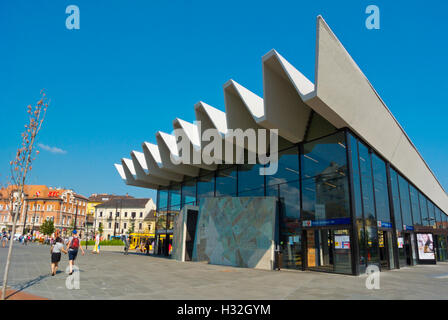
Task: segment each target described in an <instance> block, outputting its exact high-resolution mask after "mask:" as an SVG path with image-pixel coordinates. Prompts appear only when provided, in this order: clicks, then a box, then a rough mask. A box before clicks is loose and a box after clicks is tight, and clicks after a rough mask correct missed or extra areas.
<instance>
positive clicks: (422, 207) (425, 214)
mask: <svg viewBox="0 0 448 320" xmlns="http://www.w3.org/2000/svg"><path fill="white" fill-rule="evenodd" d="M418 199H419V202H420V211H421V213H422V223H423V225H424V226H428V225H429V224H428V223H429V220H428V205H427V203H426V198H425V196H424V195H422V194H421V193H420V192H419V193H418Z"/></svg>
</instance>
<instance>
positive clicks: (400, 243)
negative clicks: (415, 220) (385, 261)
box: [398, 237, 403, 248]
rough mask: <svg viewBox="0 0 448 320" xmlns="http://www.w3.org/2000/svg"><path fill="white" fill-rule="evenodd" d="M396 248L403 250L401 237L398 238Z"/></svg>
mask: <svg viewBox="0 0 448 320" xmlns="http://www.w3.org/2000/svg"><path fill="white" fill-rule="evenodd" d="M398 248H403V237H398Z"/></svg>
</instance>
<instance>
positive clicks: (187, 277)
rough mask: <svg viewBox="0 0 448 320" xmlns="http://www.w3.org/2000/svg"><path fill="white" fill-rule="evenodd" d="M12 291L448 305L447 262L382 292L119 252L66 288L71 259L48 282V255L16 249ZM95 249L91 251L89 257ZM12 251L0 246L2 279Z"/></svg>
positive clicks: (389, 277)
mask: <svg viewBox="0 0 448 320" xmlns="http://www.w3.org/2000/svg"><path fill="white" fill-rule="evenodd" d="M14 248H15V249H14V253H13V255H14V256H13V261H12V265H11V269H10V280H9V283H8V284H9V285H10V286H11V287H12V288H14V289H19V290H23V291H24V292H27V293H30V294H34V295H38V296H41V297H45V298H50V299H448V263H438V264H437V265H418V266H415V267H409V268H403V269H401V270H394V271H388V272H382V273H381V282H380V286H381V289H380V290H368V289H366V287H365V280H366V276H360V277H354V276H345V275H337V274H328V273H319V272H301V271H261V270H254V269H244V268H232V267H227V266H215V265H209V264H206V263H198V262H184V263H182V262H178V261H175V260H171V259H165V258H158V257H152V256H149V257H148V256H145V255H139V254H135V253H130V254H129V255H128V256H125V255H123V254H122V253H121V252H102V253H101V254H100V255H95V254H91V253H90V251H89V252H88V253H86V255H85V256H82V255H81V254H78V259H77V265H78V266H79V268H80V288H79V289H72V290H69V289H67V288H66V285H65V282H66V278H67V276H68V275H67V274H66V273H65V269H66V267H67V266H68V257H67V255H63V257H62V261H61V263H60V271H59V272H58V274H57V275H56V276H54V277H52V276H51V275H50V248H49V246H45V245H37V244H32V245H28V246H24V245H22V244H18V243H16V244H15V247H14ZM91 249H92V248H90V250H91ZM6 255H7V249H6V248H1V247H0V275H1V279H3V272H4V267H5V260H6Z"/></svg>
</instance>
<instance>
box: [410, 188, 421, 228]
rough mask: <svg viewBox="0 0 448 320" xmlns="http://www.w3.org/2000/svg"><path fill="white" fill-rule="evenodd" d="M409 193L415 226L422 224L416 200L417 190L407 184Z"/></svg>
mask: <svg viewBox="0 0 448 320" xmlns="http://www.w3.org/2000/svg"><path fill="white" fill-rule="evenodd" d="M409 193H410V196H411V210H412V217H413V220H414V225H415V226H422V225H423V224H422V216H421V214H420V205H419V202H418V191H417V189H415V188H414V187H413V186H412V185H409Z"/></svg>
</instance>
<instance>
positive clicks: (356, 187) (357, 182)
mask: <svg viewBox="0 0 448 320" xmlns="http://www.w3.org/2000/svg"><path fill="white" fill-rule="evenodd" d="M349 139H350V152H351V159H352V167H353V191H354V198H355V199H354V200H355V211H356V217H359V218H361V219H362V216H363V215H362V201H361V179H360V176H359V161H358V141H357V140H356V138H355V137H353V136H352V135H349Z"/></svg>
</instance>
